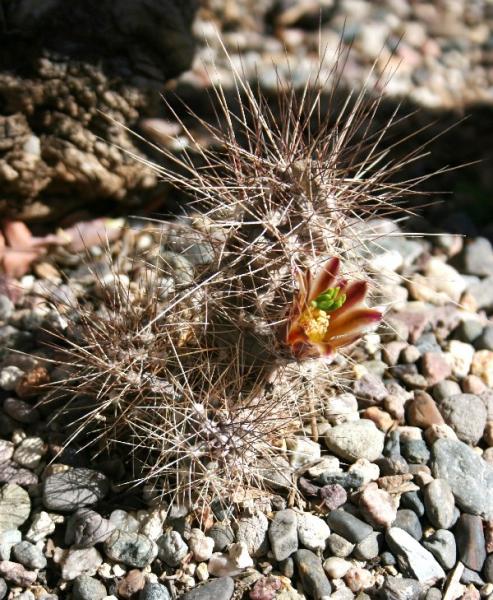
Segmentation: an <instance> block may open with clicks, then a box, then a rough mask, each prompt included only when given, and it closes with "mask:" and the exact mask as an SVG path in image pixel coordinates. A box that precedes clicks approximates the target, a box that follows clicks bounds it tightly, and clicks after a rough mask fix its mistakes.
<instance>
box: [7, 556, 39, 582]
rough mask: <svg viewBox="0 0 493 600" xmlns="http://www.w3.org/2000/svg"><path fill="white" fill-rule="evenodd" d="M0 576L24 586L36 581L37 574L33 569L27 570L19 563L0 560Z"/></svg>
mask: <svg viewBox="0 0 493 600" xmlns="http://www.w3.org/2000/svg"><path fill="white" fill-rule="evenodd" d="M0 577H3V578H4V579H6V580H7V581H10V582H12V583H14V584H15V585H18V586H20V587H23V588H26V587H29V586H30V585H32V584H33V583H34V582H35V581H36V579H37V577H38V575H37V573H36V572H35V571H28V570H27V569H25V568H24V567H23V566H22V565H20V564H19V563H15V562H11V561H10V560H2V561H0Z"/></svg>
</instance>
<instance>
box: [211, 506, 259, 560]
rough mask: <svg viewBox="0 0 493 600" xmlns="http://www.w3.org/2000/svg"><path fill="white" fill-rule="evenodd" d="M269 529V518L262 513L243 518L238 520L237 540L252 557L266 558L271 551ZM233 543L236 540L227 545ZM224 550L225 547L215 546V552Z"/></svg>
mask: <svg viewBox="0 0 493 600" xmlns="http://www.w3.org/2000/svg"><path fill="white" fill-rule="evenodd" d="M268 529H269V521H268V520H267V517H266V516H265V515H264V514H263V513H262V512H260V511H257V512H255V514H253V515H252V516H250V517H241V518H240V519H239V520H238V524H237V530H236V539H237V540H238V541H239V542H244V543H245V544H246V546H247V548H248V552H249V554H250V555H251V556H254V557H259V556H264V555H265V554H267V551H268V549H269V538H268V535H267V531H268ZM209 535H210V533H209ZM233 541H234V539H232V540H231V541H230V542H229V543H228V544H226V545H229V544H230V543H232V542H233ZM224 548H225V546H223V547H222V548H216V546H214V550H215V551H218V550H223V549H224Z"/></svg>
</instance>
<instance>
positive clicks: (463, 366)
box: [448, 340, 474, 396]
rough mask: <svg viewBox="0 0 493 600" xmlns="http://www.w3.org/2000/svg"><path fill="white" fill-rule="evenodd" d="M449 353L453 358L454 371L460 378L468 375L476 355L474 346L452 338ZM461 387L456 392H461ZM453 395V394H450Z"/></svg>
mask: <svg viewBox="0 0 493 600" xmlns="http://www.w3.org/2000/svg"><path fill="white" fill-rule="evenodd" d="M448 353H449V355H450V357H451V360H452V373H453V374H454V375H455V376H456V377H459V378H463V377H466V375H468V374H469V370H470V368H471V364H472V359H473V357H474V348H473V346H471V345H470V344H466V343H465V342H460V341H459V340H450V342H449V344H448ZM459 392H460V389H459V390H458V391H457V392H456V393H459ZM448 395H450V396H451V395H452V394H448Z"/></svg>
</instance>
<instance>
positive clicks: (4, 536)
mask: <svg viewBox="0 0 493 600" xmlns="http://www.w3.org/2000/svg"><path fill="white" fill-rule="evenodd" d="M21 540H22V534H21V532H20V531H19V530H18V529H7V530H6V531H2V532H1V533H0V560H10V552H11V550H12V548H13V547H14V546H15V545H16V544H18V543H19V542H20V541H21Z"/></svg>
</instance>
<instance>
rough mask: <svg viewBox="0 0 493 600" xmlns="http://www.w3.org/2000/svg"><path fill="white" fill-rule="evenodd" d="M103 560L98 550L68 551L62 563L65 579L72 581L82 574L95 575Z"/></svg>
mask: <svg viewBox="0 0 493 600" xmlns="http://www.w3.org/2000/svg"><path fill="white" fill-rule="evenodd" d="M102 562H103V558H102V556H101V554H99V552H98V551H97V550H96V548H87V549H83V550H73V549H70V550H68V552H67V554H66V555H65V556H64V558H63V561H62V577H63V579H66V580H67V581H68V580H72V579H76V578H77V577H79V575H82V574H88V575H89V574H90V575H94V574H95V573H96V571H97V569H98V567H99V566H100V565H101V564H102Z"/></svg>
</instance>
